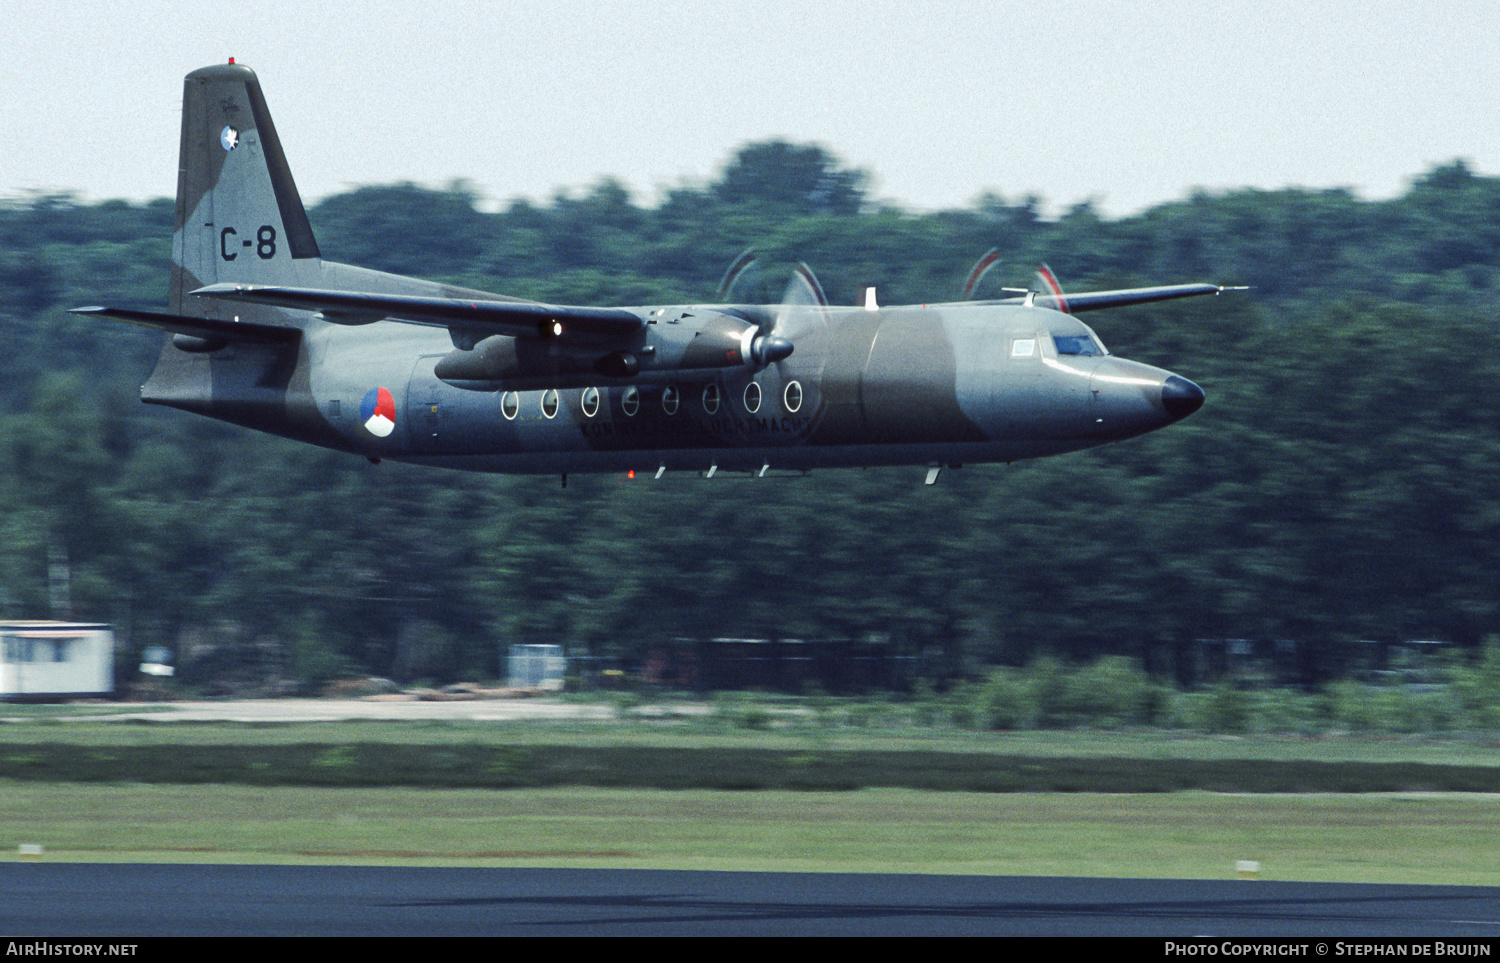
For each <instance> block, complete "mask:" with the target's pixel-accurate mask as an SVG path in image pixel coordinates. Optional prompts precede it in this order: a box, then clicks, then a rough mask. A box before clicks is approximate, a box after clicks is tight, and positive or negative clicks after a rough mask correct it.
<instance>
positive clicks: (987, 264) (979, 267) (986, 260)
mask: <svg viewBox="0 0 1500 963" xmlns="http://www.w3.org/2000/svg"><path fill="white" fill-rule="evenodd" d="M999 263H1000V249H999V248H998V247H992V248H990V249H989V250H988V251H985V252H984V254H983V256H981V257H980V258H979V260H977V261H975V262H974V267H973V269H972V270H971V271H969V279H968V280H967V281H965V282H964V294H963V300H965V301H968V300H969V299H970V298H972V297H973V296H974V289H975V288H977V287H979V282H980V281H982V280H984V276H985V275H986V274H988V273H990V269H991V268H993V267H994V266H995V265H997V264H999Z"/></svg>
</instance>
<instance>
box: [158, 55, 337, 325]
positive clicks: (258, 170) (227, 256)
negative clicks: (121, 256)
mask: <svg viewBox="0 0 1500 963" xmlns="http://www.w3.org/2000/svg"><path fill="white" fill-rule="evenodd" d="M319 258H320V254H319V251H318V241H317V239H316V238H315V237H313V232H312V225H311V224H309V223H308V220H307V211H306V210H305V209H304V208H303V206H302V198H301V197H299V196H298V195H297V186H296V184H294V183H293V182H292V172H291V170H290V168H288V167H287V163H286V156H285V155H284V154H282V152H281V140H280V139H279V138H278V137H277V136H276V127H275V125H274V124H272V123H271V112H270V111H269V110H268V109H267V108H266V101H265V97H264V96H262V94H261V91H260V81H259V80H258V79H256V76H255V72H254V71H253V70H251V69H250V68H249V67H244V66H240V65H238V64H236V63H234V62H233V61H230V62H229V63H228V64H221V65H216V66H213V67H204V68H202V69H200V70H195V71H193V72H192V73H190V74H188V75H187V79H186V81H185V82H184V85H183V92H182V152H181V156H180V161H179V163H178V173H177V223H176V233H175V234H174V236H173V238H172V262H173V263H172V286H171V306H172V311H174V312H176V313H178V314H184V315H192V316H195V317H223V318H228V317H230V316H231V315H239V316H246V315H254V314H257V313H259V311H261V310H264V309H256V308H251V309H249V310H247V307H246V306H244V305H233V304H224V303H223V302H218V301H215V300H213V299H209V298H194V297H188V296H187V292H188V291H192V290H194V289H195V288H199V287H203V286H204V285H208V284H215V283H223V282H245V283H252V282H253V283H256V284H292V283H295V282H296V280H297V278H298V276H299V274H301V273H303V272H300V271H299V270H298V267H299V262H300V263H301V264H304V265H309V266H311V265H316V264H317V263H318V261H319ZM246 319H247V320H251V318H249V317H247V318H246ZM255 320H260V319H258V318H257V319H255Z"/></svg>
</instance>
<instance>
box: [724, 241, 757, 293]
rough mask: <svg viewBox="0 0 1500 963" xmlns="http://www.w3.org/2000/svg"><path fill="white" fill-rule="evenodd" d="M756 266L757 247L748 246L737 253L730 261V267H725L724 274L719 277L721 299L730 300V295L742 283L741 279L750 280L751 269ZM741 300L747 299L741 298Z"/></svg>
mask: <svg viewBox="0 0 1500 963" xmlns="http://www.w3.org/2000/svg"><path fill="white" fill-rule="evenodd" d="M754 266H755V248H753V247H747V248H745V249H744V250H743V251H741V252H740V253H739V254H737V255H735V258H734V260H733V261H730V262H729V267H727V268H725V270H724V276H723V277H722V278H720V279H719V300H720V301H729V300H730V296H731V295H732V294H734V291H735V288H736V286H737V285H739V284H740V282H741V280H748V278H749V277H750V273H751V272H750V269H751V268H753V267H754ZM740 300H742V301H743V300H747V299H745V298H741V299H740Z"/></svg>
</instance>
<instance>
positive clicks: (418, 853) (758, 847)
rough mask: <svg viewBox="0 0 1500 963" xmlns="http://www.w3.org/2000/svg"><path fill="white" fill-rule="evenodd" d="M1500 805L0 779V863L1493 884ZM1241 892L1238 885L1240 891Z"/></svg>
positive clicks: (1489, 801)
mask: <svg viewBox="0 0 1500 963" xmlns="http://www.w3.org/2000/svg"><path fill="white" fill-rule="evenodd" d="M1497 811H1500V798H1496V797H1493V796H1488V795H1484V796H1480V795H1453V796H1445V795H1422V796H1413V795H1377V794H1362V795H1343V794H1338V795H1292V796H1284V795H1256V796H1235V795H1220V794H1211V793H1200V792H1187V793H1172V794H1142V795H1105V794H1095V793H1076V794H1033V793H1007V794H994V793H924V792H913V791H910V790H895V789H882V790H869V791H862V792H852V793H850V792H840V793H821V792H786V791H768V792H760V793H718V792H708V791H698V790H686V791H673V792H664V791H660V790H634V789H624V790H621V789H586V788H571V789H540V790H530V789H521V790H510V791H506V792H494V791H488V790H430V789H392V788H384V789H358V788H355V789H350V788H338V789H334V788H308V787H291V788H270V787H254V786H222V785H216V786H181V785H175V786H174V785H87V784H77V783H72V784H44V783H14V782H11V783H0V860H4V861H12V860H15V859H17V858H18V854H17V847H18V845H20V844H22V843H32V844H40V845H42V846H44V847H45V850H44V855H43V857H42V858H43V859H45V860H49V861H50V860H60V861H87V862H109V861H130V862H140V861H151V862H167V863H181V862H233V863H304V864H322V865H327V864H330V863H336V864H356V863H363V864H383V865H460V866H495V865H511V866H516V865H520V866H579V867H581V866H613V867H642V868H662V869H666V868H677V869H719V870H779V871H820V872H933V873H966V874H997V875H1055V876H1129V877H1148V878H1149V877H1157V878H1209V879H1211V878H1221V879H1222V878H1229V877H1232V876H1233V875H1234V863H1235V861H1236V860H1242V859H1253V860H1257V861H1259V862H1260V863H1261V866H1262V872H1261V875H1262V877H1263V878H1265V879H1284V880H1285V879H1301V880H1330V881H1332V880H1338V881H1353V882H1409V883H1450V884H1474V885H1491V886H1493V885H1497V884H1500V865H1497V864H1496V863H1495V861H1494V859H1493V854H1492V850H1491V848H1490V847H1489V846H1487V845H1486V844H1485V840H1487V839H1488V837H1489V835H1490V833H1491V828H1492V827H1493V826H1494V824H1495V819H1496V815H1497ZM1251 885H1252V884H1247V892H1249V888H1248V887H1250V886H1251Z"/></svg>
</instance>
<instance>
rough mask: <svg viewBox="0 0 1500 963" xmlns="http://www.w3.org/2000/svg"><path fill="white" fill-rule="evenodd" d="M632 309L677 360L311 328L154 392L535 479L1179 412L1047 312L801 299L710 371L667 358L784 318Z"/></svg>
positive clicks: (816, 463) (168, 374) (174, 359)
mask: <svg viewBox="0 0 1500 963" xmlns="http://www.w3.org/2000/svg"><path fill="white" fill-rule="evenodd" d="M629 310H631V311H634V312H636V313H638V314H639V315H640V316H642V317H643V318H645V319H647V322H648V323H647V325H646V327H645V333H644V336H643V344H642V345H641V347H642V348H644V349H645V350H644V351H643V352H642V354H643V355H645V356H647V357H650V358H652V359H653V360H656V361H658V362H659V363H661V364H663V365H667V366H668V367H663V368H661V369H659V370H654V371H653V370H643V371H641V372H640V373H638V374H637V375H635V376H634V377H631V378H628V379H610V378H606V377H602V376H598V375H590V374H587V373H567V372H564V373H562V374H559V375H557V376H555V377H553V378H552V379H551V380H550V381H547V380H546V379H545V378H544V377H543V378H539V377H537V376H530V377H513V378H511V379H509V380H508V381H495V382H492V383H486V382H482V381H472V380H471V381H464V382H462V386H459V385H455V384H452V383H449V382H448V381H444V380H443V379H441V378H439V377H438V376H437V375H436V374H435V369H436V368H437V367H438V365H439V364H440V363H441V362H442V361H443V360H444V359H445V358H449V357H451V356H453V355H455V353H456V352H457V349H455V347H454V345H453V343H452V341H451V339H450V337H449V335H448V333H447V332H446V331H444V330H442V329H437V328H423V327H417V326H412V325H405V324H397V323H391V322H376V323H374V324H368V325H362V326H357V327H354V326H346V325H338V324H330V323H327V322H321V321H317V320H313V321H309V322H305V323H304V325H303V327H302V332H303V334H302V339H301V342H300V344H298V345H296V346H295V347H287V348H276V347H271V346H259V345H232V346H230V347H227V348H225V349H223V350H220V351H216V352H212V353H201V352H199V353H194V352H187V351H180V350H175V349H174V348H172V347H170V346H169V347H167V348H166V350H165V351H164V353H163V357H162V359H161V362H160V364H159V365H158V369H157V371H156V373H155V374H154V375H153V376H152V378H151V380H150V382H149V383H148V384H147V385H146V386H145V388H144V390H143V397H144V399H145V400H146V401H149V402H155V403H159V404H166V405H171V406H174V407H179V408H184V409H187V410H191V411H195V412H197V413H199V414H204V415H208V416H210V417H216V418H221V419H223V420H226V421H231V422H235V423H237V424H242V425H245V426H246V427H250V428H256V429H259V430H262V431H269V432H273V433H275V434H280V435H285V436H287V437H291V438H296V439H299V440H302V441H308V442H313V443H315V444H320V445H325V446H328V447H332V448H338V449H341V450H345V451H350V452H357V453H360V454H363V455H367V456H370V457H377V458H392V459H398V460H403V461H413V462H420V463H426V464H434V465H442V466H447V467H453V468H465V469H471V470H481V471H494V472H522V473H525V472H546V473H556V472H589V471H617V470H621V471H622V470H636V471H656V470H658V469H660V468H666V469H667V470H668V471H706V470H709V469H713V468H717V469H719V470H724V471H734V470H746V471H754V470H760V469H762V468H765V467H767V466H769V467H770V468H771V469H773V470H780V469H791V470H802V469H810V468H817V467H835V466H853V465H874V464H925V465H949V464H964V463H978V462H997V461H1001V462H1008V461H1015V460H1018V459H1024V458H1035V457H1040V456H1043V455H1052V454H1059V453H1062V452H1067V451H1074V450H1077V449H1081V448H1088V447H1091V446H1094V445H1099V444H1103V443H1106V442H1110V441H1116V440H1119V439H1122V438H1129V437H1132V436H1134V435H1139V434H1142V433H1144V432H1147V431H1151V430H1153V429H1155V428H1159V427H1161V426H1163V425H1166V424H1170V423H1171V422H1173V421H1176V420H1177V419H1178V417H1180V415H1179V414H1174V413H1173V412H1172V411H1169V410H1168V406H1167V404H1165V403H1164V401H1163V396H1162V395H1163V386H1164V385H1165V384H1166V382H1167V379H1168V378H1170V377H1172V376H1171V375H1170V373H1169V372H1166V371H1163V370H1161V369H1158V368H1153V367H1151V366H1149V365H1144V364H1139V363H1136V362H1131V361H1126V360H1123V359H1120V358H1115V357H1112V356H1108V355H1104V354H1062V355H1060V354H1059V353H1058V341H1057V339H1058V338H1064V339H1068V338H1077V337H1079V336H1084V337H1091V335H1092V332H1090V331H1089V329H1088V328H1087V327H1086V326H1085V325H1083V324H1082V323H1081V322H1079V321H1078V320H1076V319H1075V318H1072V317H1070V316H1069V315H1066V314H1062V313H1061V312H1058V311H1053V310H1048V309H1044V308H1038V307H1022V306H1009V305H1001V306H982V305H974V306H944V307H934V308H920V307H900V308H891V309H881V310H875V311H867V310H864V309H860V308H798V309H793V310H795V311H797V312H801V313H802V314H803V316H804V317H803V318H802V319H801V323H800V325H799V326H800V327H802V328H803V329H804V330H803V333H802V334H801V335H800V336H797V337H794V338H793V339H792V340H793V343H794V344H795V350H794V351H793V353H792V354H791V356H790V357H789V358H787V359H786V360H784V361H781V362H777V363H773V364H769V365H765V366H763V367H756V366H750V365H737V366H733V367H718V368H697V369H694V368H682V367H680V366H673V365H680V363H681V360H680V359H681V358H682V357H683V356H684V355H685V354H686V353H687V352H688V351H690V350H692V348H693V345H694V342H695V341H696V340H699V339H700V338H701V337H702V336H703V332H704V329H705V328H707V327H711V326H712V325H713V324H714V323H715V321H716V320H718V319H722V318H725V317H728V318H731V319H733V318H735V315H734V314H726V312H734V311H738V312H741V313H746V314H750V313H753V312H757V311H766V310H775V309H763V308H740V309H734V308H729V309H726V308H724V307H722V306H688V307H672V308H654V307H652V308H639V309H629ZM783 310H784V311H785V309H783ZM794 320H795V319H794ZM782 323H783V324H786V318H785V314H784V313H783V321H782ZM511 340H512V339H508V338H499V337H497V338H491V339H488V341H489V342H497V343H498V342H508V341H511ZM1094 343H1097V342H1094ZM486 348H487V344H486V342H480V343H479V344H478V345H477V346H475V348H473V349H472V352H473V353H474V354H475V356H476V357H479V356H483V355H484V354H485V350H486ZM539 382H540V383H539ZM382 388H383V389H385V390H386V391H388V392H389V395H390V399H391V404H392V407H393V408H394V415H395V417H394V418H393V419H392V420H393V421H394V425H393V426H385V425H381V426H380V427H379V428H378V429H376V430H372V429H371V428H370V427H367V423H368V422H369V418H370V415H369V407H370V406H369V405H368V404H367V403H366V401H367V399H369V398H370V397H371V393H372V392H377V393H378V391H379V389H382ZM377 431H383V432H385V433H384V434H380V433H377Z"/></svg>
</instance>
